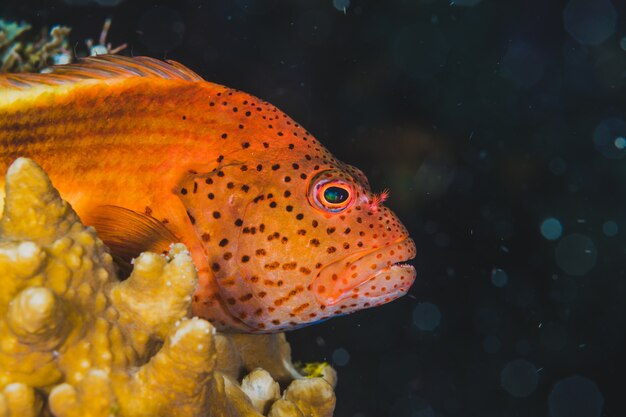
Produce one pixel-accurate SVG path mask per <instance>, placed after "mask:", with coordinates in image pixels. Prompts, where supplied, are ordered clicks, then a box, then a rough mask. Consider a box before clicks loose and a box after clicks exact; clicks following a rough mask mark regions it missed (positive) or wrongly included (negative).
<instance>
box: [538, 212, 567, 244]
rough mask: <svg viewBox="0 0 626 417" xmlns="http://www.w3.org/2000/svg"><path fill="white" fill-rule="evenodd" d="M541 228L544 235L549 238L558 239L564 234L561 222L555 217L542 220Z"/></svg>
mask: <svg viewBox="0 0 626 417" xmlns="http://www.w3.org/2000/svg"><path fill="white" fill-rule="evenodd" d="M540 230H541V234H542V236H543V237H545V238H546V239H548V240H557V239H558V238H560V237H561V234H563V226H562V225H561V222H560V221H559V220H558V219H556V218H554V217H548V218H547V219H545V220H544V221H543V222H541V227H540Z"/></svg>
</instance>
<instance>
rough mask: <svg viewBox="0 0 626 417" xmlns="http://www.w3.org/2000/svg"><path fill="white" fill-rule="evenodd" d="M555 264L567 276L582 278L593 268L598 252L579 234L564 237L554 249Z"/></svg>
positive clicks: (590, 241) (589, 241)
mask: <svg viewBox="0 0 626 417" xmlns="http://www.w3.org/2000/svg"><path fill="white" fill-rule="evenodd" d="M554 254H555V257H556V264H557V265H558V266H559V268H561V269H562V270H563V271H565V272H566V273H567V274H570V275H575V276H582V275H585V274H586V273H587V272H589V271H591V269H592V268H593V267H594V266H595V264H596V260H597V258H598V252H597V250H596V246H595V245H594V243H593V241H592V240H591V239H589V238H588V237H587V236H585V235H582V234H580V233H573V234H571V235H568V236H565V237H564V238H563V239H561V241H560V242H559V243H558V245H557V246H556V248H555V249H554Z"/></svg>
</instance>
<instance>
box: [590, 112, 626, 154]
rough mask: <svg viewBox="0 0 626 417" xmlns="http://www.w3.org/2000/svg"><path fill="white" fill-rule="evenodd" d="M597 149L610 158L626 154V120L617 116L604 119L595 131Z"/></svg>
mask: <svg viewBox="0 0 626 417" xmlns="http://www.w3.org/2000/svg"><path fill="white" fill-rule="evenodd" d="M593 144H594V145H595V148H596V150H598V152H600V153H601V154H602V155H604V157H605V158H609V159H621V158H623V157H624V156H625V155H626V122H624V120H623V119H621V118H617V117H611V118H608V119H605V120H602V121H601V122H600V123H599V124H598V126H596V128H595V129H594V131H593Z"/></svg>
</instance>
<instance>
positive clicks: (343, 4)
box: [333, 0, 350, 12]
mask: <svg viewBox="0 0 626 417" xmlns="http://www.w3.org/2000/svg"><path fill="white" fill-rule="evenodd" d="M333 6H334V7H335V9H337V10H339V11H340V12H345V11H346V10H347V9H348V7H350V0H333Z"/></svg>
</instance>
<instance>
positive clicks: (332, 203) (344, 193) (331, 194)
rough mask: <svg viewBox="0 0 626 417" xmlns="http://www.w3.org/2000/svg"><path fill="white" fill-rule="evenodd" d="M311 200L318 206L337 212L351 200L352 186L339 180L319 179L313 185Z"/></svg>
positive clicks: (352, 194) (343, 208)
mask: <svg viewBox="0 0 626 417" xmlns="http://www.w3.org/2000/svg"><path fill="white" fill-rule="evenodd" d="M312 194H313V200H314V202H315V205H317V206H318V207H319V208H321V209H323V210H325V211H330V212H332V213H338V212H340V211H343V210H345V209H346V208H347V207H348V206H349V205H350V204H351V203H352V201H353V196H354V192H353V189H352V186H351V185H350V184H349V183H347V182H345V181H341V180H329V179H321V180H319V181H317V182H315V183H314V185H313V193H312Z"/></svg>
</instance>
